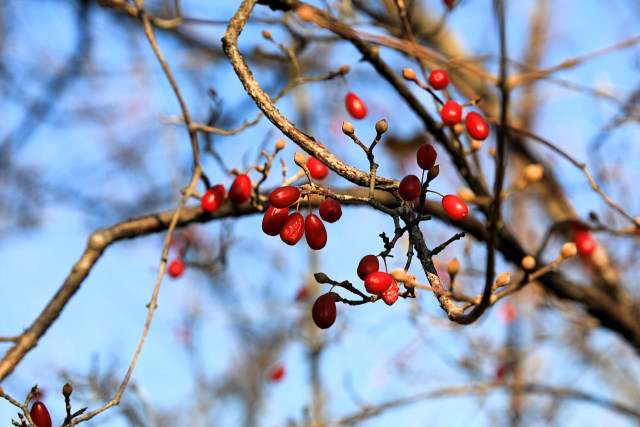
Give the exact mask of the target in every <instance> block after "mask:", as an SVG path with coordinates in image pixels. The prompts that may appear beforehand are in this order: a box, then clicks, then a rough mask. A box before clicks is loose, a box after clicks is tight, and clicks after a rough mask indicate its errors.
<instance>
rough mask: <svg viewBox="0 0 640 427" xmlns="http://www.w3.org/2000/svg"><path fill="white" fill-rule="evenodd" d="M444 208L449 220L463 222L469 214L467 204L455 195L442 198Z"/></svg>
mask: <svg viewBox="0 0 640 427" xmlns="http://www.w3.org/2000/svg"><path fill="white" fill-rule="evenodd" d="M442 207H443V208H444V211H445V212H446V213H447V215H448V216H449V218H451V219H452V220H454V221H462V220H463V219H465V218H466V217H467V215H468V214H469V208H467V204H466V203H465V202H463V201H462V199H460V198H459V197H458V196H454V195H453V194H447V195H446V196H444V197H443V198H442Z"/></svg>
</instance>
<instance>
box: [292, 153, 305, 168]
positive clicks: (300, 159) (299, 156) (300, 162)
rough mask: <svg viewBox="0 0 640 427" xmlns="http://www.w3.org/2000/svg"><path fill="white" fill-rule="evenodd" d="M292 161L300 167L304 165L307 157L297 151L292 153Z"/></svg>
mask: <svg viewBox="0 0 640 427" xmlns="http://www.w3.org/2000/svg"><path fill="white" fill-rule="evenodd" d="M293 161H294V162H296V165H298V166H300V167H301V168H302V169H304V168H305V167H306V166H305V163H307V159H305V157H304V156H303V155H302V154H300V153H298V152H296V154H294V155H293Z"/></svg>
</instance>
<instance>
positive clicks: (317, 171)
mask: <svg viewBox="0 0 640 427" xmlns="http://www.w3.org/2000/svg"><path fill="white" fill-rule="evenodd" d="M307 169H309V173H310V174H311V177H312V178H313V179H325V178H326V177H327V175H328V174H329V168H327V167H326V166H325V165H324V163H322V162H321V161H320V160H318V159H316V158H315V157H309V158H308V159H307Z"/></svg>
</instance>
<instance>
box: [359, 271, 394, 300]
mask: <svg viewBox="0 0 640 427" xmlns="http://www.w3.org/2000/svg"><path fill="white" fill-rule="evenodd" d="M392 280H393V279H392V278H391V275H390V274H389V273H385V272H384V271H376V272H373V273H371V274H370V275H368V276H367V277H366V279H364V288H365V289H366V290H367V292H369V293H370V294H374V295H381V294H382V293H383V292H384V291H386V290H387V289H389V287H390V286H391V281H392Z"/></svg>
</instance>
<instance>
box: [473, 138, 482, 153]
mask: <svg viewBox="0 0 640 427" xmlns="http://www.w3.org/2000/svg"><path fill="white" fill-rule="evenodd" d="M481 148H482V141H479V140H477V139H474V140H473V141H471V149H472V150H473V151H478V150H479V149H481Z"/></svg>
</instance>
